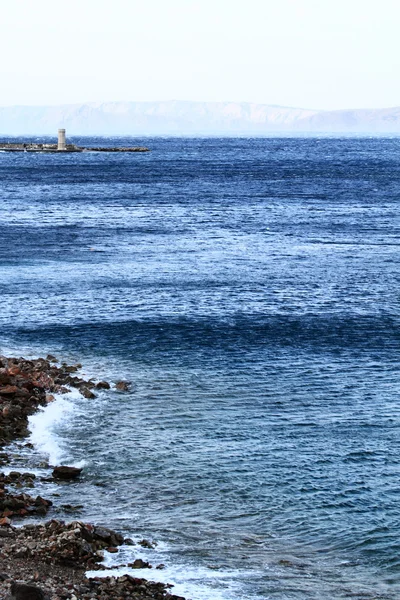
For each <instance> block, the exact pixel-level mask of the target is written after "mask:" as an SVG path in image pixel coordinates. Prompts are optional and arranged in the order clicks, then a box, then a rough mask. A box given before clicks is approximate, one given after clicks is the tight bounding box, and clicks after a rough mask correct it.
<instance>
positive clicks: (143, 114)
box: [0, 100, 400, 137]
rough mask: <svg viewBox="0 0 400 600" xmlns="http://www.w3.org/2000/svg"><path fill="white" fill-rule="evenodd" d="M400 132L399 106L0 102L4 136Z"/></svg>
mask: <svg viewBox="0 0 400 600" xmlns="http://www.w3.org/2000/svg"><path fill="white" fill-rule="evenodd" d="M58 127H65V128H66V129H67V135H70V136H74V135H129V136H135V137H136V136H146V135H228V136H233V135H269V134H271V133H279V132H282V133H359V134H360V133H367V134H368V133H375V134H379V133H383V134H385V133H386V134H387V133H400V107H394V108H385V109H354V110H353V109H352V110H329V111H328V110H307V109H302V108H288V107H284V106H273V105H269V104H252V103H248V102H180V101H175V100H172V101H168V102H167V101H165V102H104V103H96V102H91V103H86V104H69V105H63V106H10V107H0V135H3V136H4V135H51V136H54V135H55V134H56V132H57V129H58Z"/></svg>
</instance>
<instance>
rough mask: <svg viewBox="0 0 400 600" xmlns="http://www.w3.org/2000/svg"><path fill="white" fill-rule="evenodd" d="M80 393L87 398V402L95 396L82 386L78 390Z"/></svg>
mask: <svg viewBox="0 0 400 600" xmlns="http://www.w3.org/2000/svg"><path fill="white" fill-rule="evenodd" d="M80 392H81V394H82V396H84V397H85V398H88V400H94V398H96V394H93V392H91V391H90V390H89V388H87V387H86V386H82V387H81V388H80Z"/></svg>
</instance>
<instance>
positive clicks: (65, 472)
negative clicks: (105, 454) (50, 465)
mask: <svg viewBox="0 0 400 600" xmlns="http://www.w3.org/2000/svg"><path fill="white" fill-rule="evenodd" d="M81 473H82V469H79V468H78V467H67V466H65V465H60V466H59V467H55V468H54V469H53V477H55V479H64V480H71V479H77V478H78V477H79V475H80V474H81Z"/></svg>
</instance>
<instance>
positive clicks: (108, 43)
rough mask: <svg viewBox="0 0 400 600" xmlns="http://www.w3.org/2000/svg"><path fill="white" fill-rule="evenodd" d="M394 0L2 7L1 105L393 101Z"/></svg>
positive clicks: (41, 1) (84, 0)
mask: <svg viewBox="0 0 400 600" xmlns="http://www.w3.org/2000/svg"><path fill="white" fill-rule="evenodd" d="M399 31H400V2H399V0H64V1H61V0H3V3H2V7H1V18H0V39H1V42H2V43H1V59H0V105H1V106H10V105H50V104H69V103H83V102H109V101H158V100H160V101H161V100H191V101H218V102H219V101H234V102H255V103H262V104H278V105H282V106H296V107H302V108H314V109H340V108H384V107H391V106H399V105H400V77H399V73H400V35H399Z"/></svg>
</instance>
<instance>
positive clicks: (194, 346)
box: [0, 139, 400, 600]
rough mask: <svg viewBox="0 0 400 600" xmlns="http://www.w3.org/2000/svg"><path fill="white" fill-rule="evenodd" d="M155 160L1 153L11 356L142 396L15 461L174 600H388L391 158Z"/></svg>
mask: <svg viewBox="0 0 400 600" xmlns="http://www.w3.org/2000/svg"><path fill="white" fill-rule="evenodd" d="M75 141H77V142H78V143H79V140H75ZM96 141H97V142H99V143H101V140H94V141H93V140H90V144H93V143H95V142H96ZM142 142H143V140H123V139H119V140H113V142H112V143H115V144H117V143H120V144H121V145H127V144H129V143H142ZM86 143H89V141H86ZM103 143H104V144H109V143H110V140H103ZM146 145H148V146H149V147H151V148H152V152H151V153H148V154H133V155H128V154H127V155H124V154H121V155H107V154H96V153H88V154H78V155H65V156H58V155H40V154H18V155H8V154H1V155H0V193H1V196H0V201H1V205H2V211H1V213H0V291H1V298H2V308H1V311H0V327H1V342H2V345H1V351H2V352H11V351H13V352H14V353H16V354H19V355H28V354H31V355H38V354H46V353H47V352H52V353H56V354H57V355H58V356H59V357H60V358H62V359H66V360H69V361H72V360H75V361H79V362H81V363H83V364H84V372H85V373H86V374H87V375H89V376H95V377H97V378H106V379H109V380H111V381H116V380H118V379H120V378H126V379H129V380H130V381H132V389H131V392H130V393H128V394H121V393H118V392H115V391H111V392H108V391H105V392H101V393H100V394H99V395H98V398H97V399H96V400H95V401H88V400H85V399H83V398H80V397H78V396H77V395H76V394H72V395H71V397H70V398H64V399H63V400H60V401H59V402H58V404H57V405H56V407H55V408H52V409H51V411H48V412H46V413H44V414H42V415H40V418H39V419H36V421H35V420H34V421H33V423H32V429H33V439H34V441H35V443H36V448H37V449H36V452H35V453H34V454H33V455H32V456H31V457H30V458H27V457H24V458H23V460H29V461H30V466H31V467H32V468H35V466H36V467H37V465H38V464H39V463H40V460H41V459H42V458H43V455H44V454H47V455H48V456H49V457H50V461H51V462H59V461H60V460H63V461H64V462H66V461H68V462H75V463H79V462H80V461H85V465H86V466H85V477H84V482H83V484H80V485H69V486H63V497H62V502H63V503H65V504H66V503H70V504H74V505H76V504H83V505H84V507H83V508H81V509H77V510H76V514H74V515H73V516H78V517H79V518H84V519H91V520H96V521H102V522H104V523H107V524H110V525H111V526H113V527H116V528H119V529H122V530H123V531H124V532H126V533H127V534H129V535H131V536H141V537H148V538H152V539H156V540H157V541H158V542H159V546H158V547H157V549H156V550H154V551H147V553H146V552H144V554H143V556H144V555H146V556H147V558H148V559H149V560H150V562H152V563H153V564H156V563H157V562H163V563H165V564H166V567H167V568H166V570H165V571H160V572H158V571H157V573H156V571H152V572H151V577H156V576H158V577H159V578H161V579H164V580H169V581H173V582H175V583H177V584H178V586H179V587H178V588H177V593H178V591H179V592H180V593H184V594H186V595H187V596H190V597H192V598H196V599H200V600H206V599H208V598H213V599H214V598H215V599H217V598H221V599H222V600H237V599H252V600H253V599H255V598H274V599H275V598H277V599H292V598H293V599H296V600H297V599H305V598H315V599H319V598H326V597H329V598H338V599H339V598H347V597H349V596H352V597H360V598H366V597H373V598H378V597H379V598H396V597H397V596H398V594H399V588H400V586H399V583H400V560H399V545H400V544H399V541H398V539H399V533H400V509H399V505H398V494H399V483H398V475H399V467H400V458H399V456H400V453H399V425H400V410H399V402H398V397H399V395H398V391H399V379H400V377H399V370H398V365H399V330H398V323H399V318H398V316H399V311H398V306H399V278H400V276H399V270H398V264H399V243H400V242H399V229H400V225H399V197H400V187H399V183H398V182H399V176H400V166H399V156H400V139H383V140H380V139H260V140H247V139H237V140H232V139H230V140H228V139H191V140H188V139H148V140H146ZM44 425H45V426H44ZM16 452H18V453H19V454H21V451H20V450H18V451H16ZM18 460H21V459H18V458H16V462H17V463H18ZM58 491H59V489H58V488H55V487H54V488H52V487H51V485H50V486H49V485H48V487H47V488H46V489H45V490H44V492H46V493H47V494H48V496H51V494H55V493H58ZM44 492H43V493H44ZM55 500H57V499H56V498H55ZM58 502H61V501H60V500H58ZM57 514H58V513H57ZM59 514H60V515H62V510H61V509H60V511H59ZM128 551H129V550H128V549H126V552H128Z"/></svg>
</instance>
